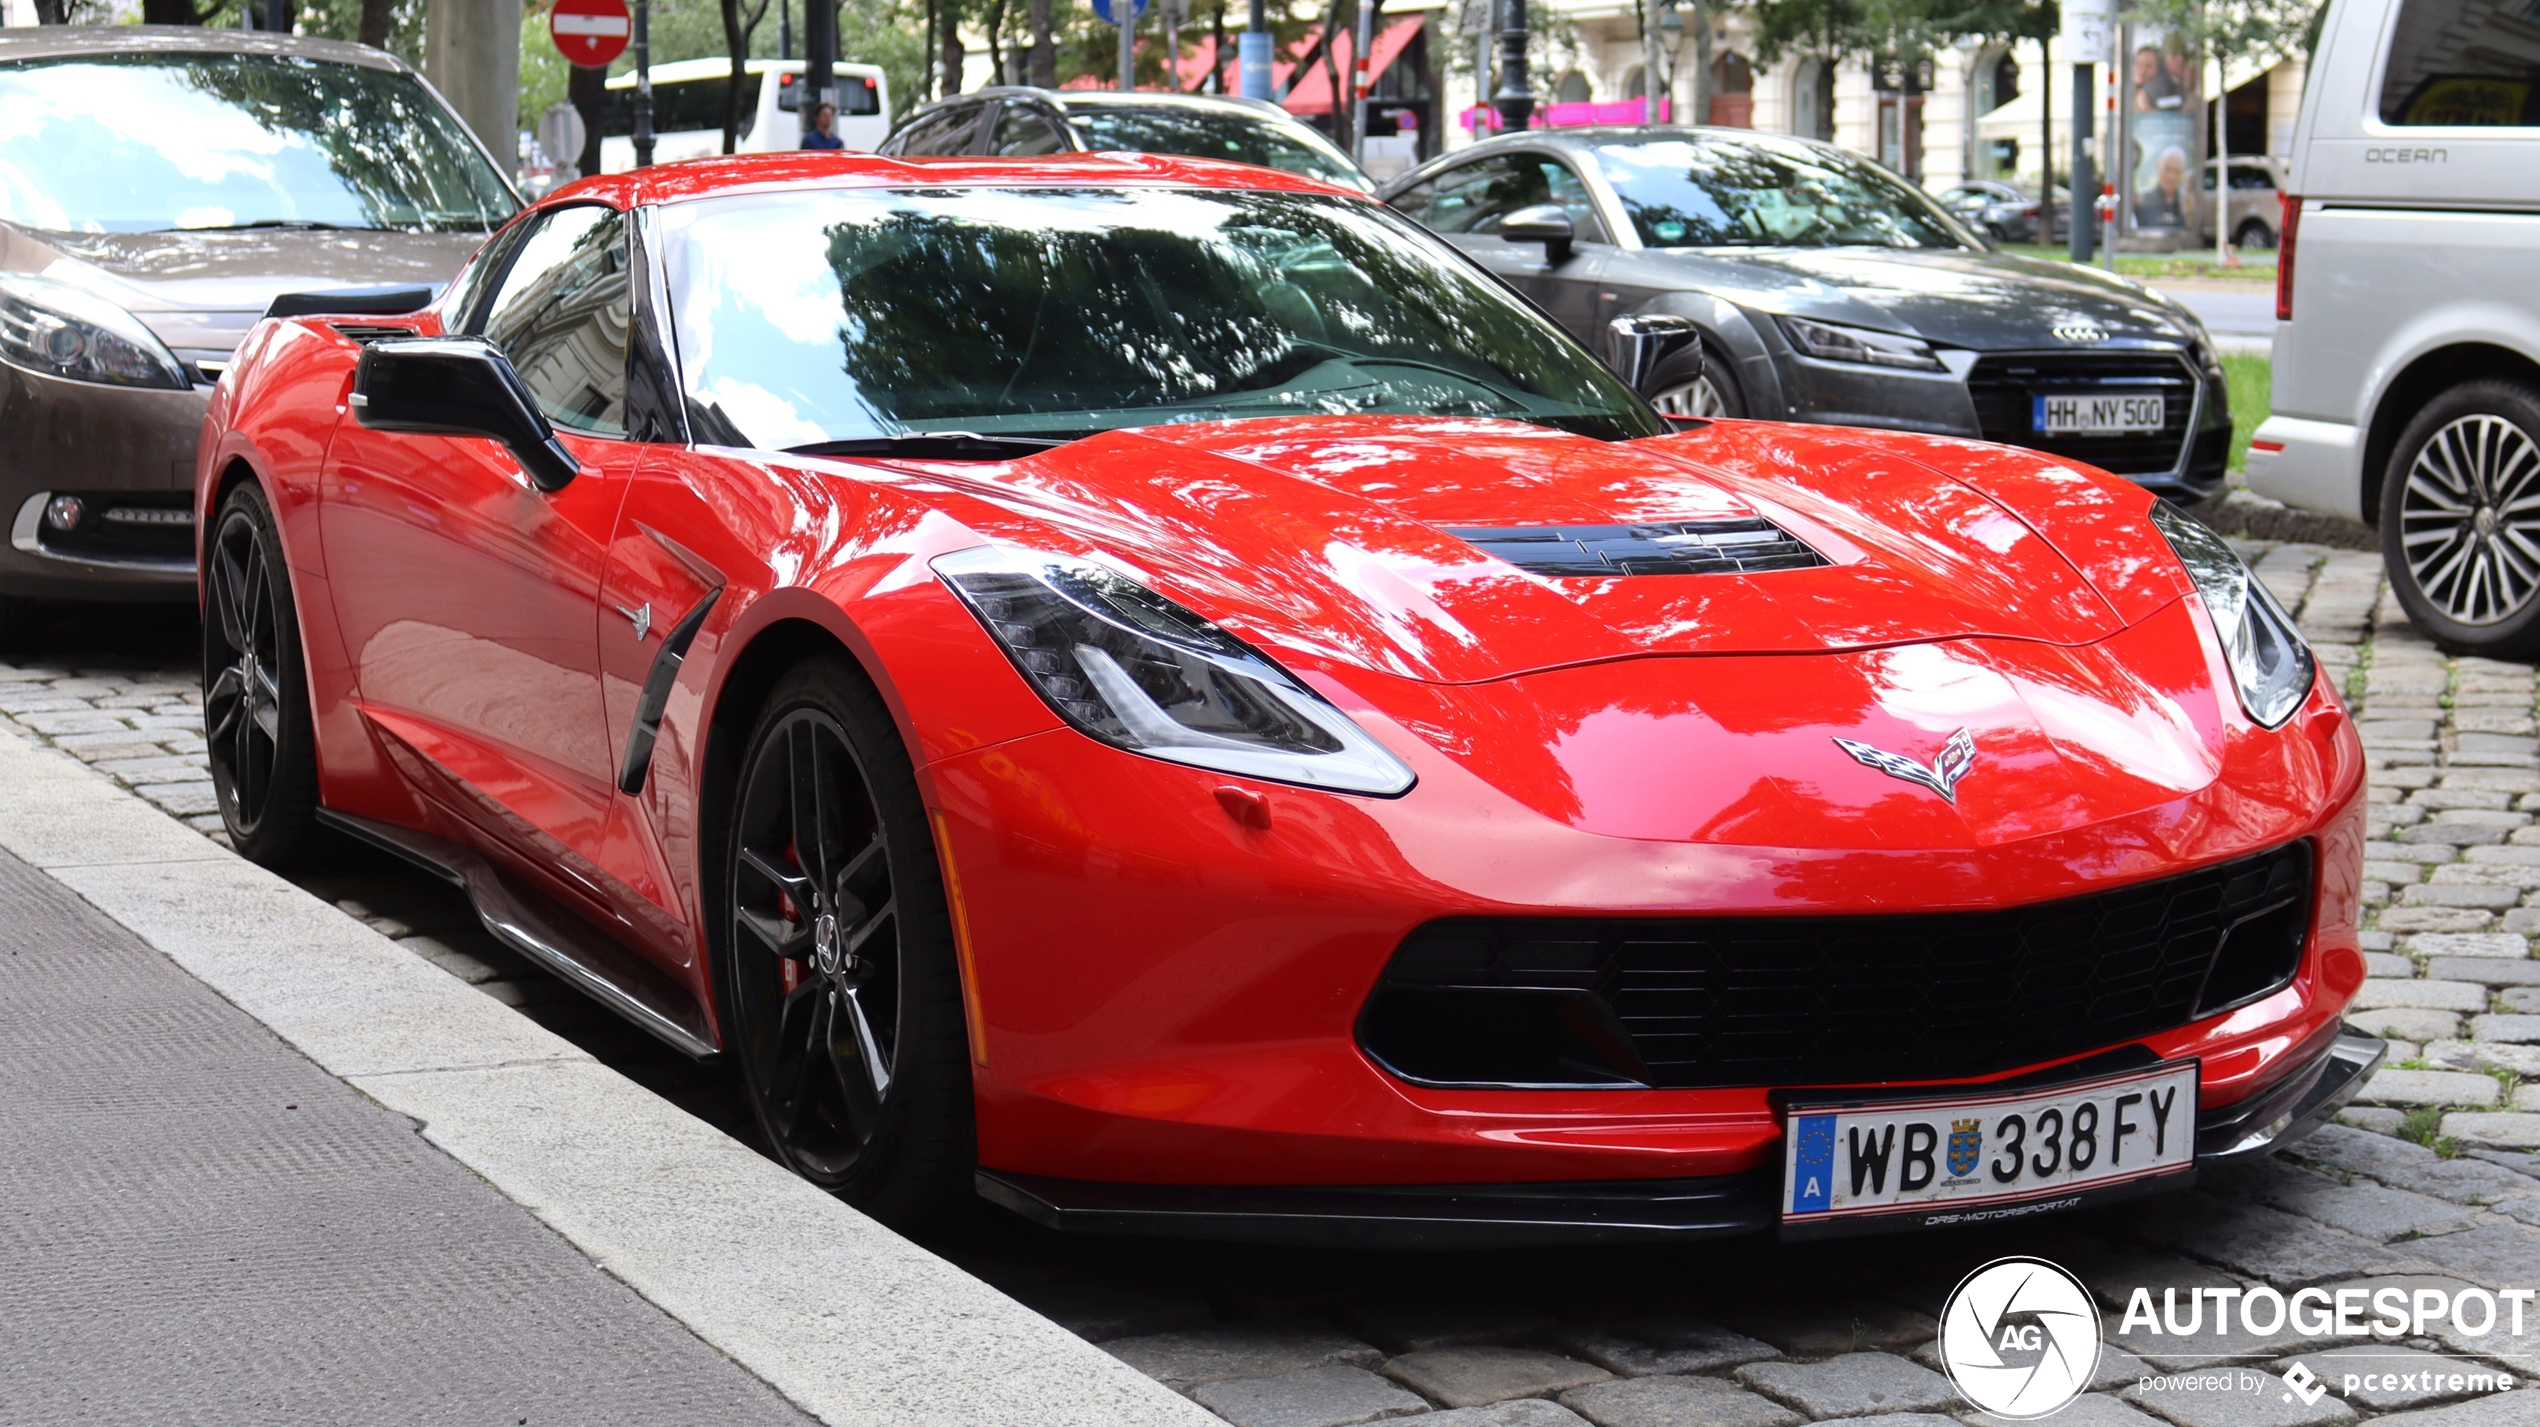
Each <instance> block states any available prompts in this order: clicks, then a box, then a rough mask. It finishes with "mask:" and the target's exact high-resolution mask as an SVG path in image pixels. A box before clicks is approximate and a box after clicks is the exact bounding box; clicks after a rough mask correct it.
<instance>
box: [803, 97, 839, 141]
mask: <svg viewBox="0 0 2540 1427" xmlns="http://www.w3.org/2000/svg"><path fill="white" fill-rule="evenodd" d="M837 126H838V106H837V105H835V104H823V105H821V106H820V107H819V108H817V109H814V110H813V111H811V127H810V128H808V129H805V130H804V131H803V147H804V148H806V149H843V148H845V147H846V146H847V145H846V141H845V140H842V139H840V138H839V137H838V136H837V134H836V133H835V132H833V131H834V130H835V129H836V128H837Z"/></svg>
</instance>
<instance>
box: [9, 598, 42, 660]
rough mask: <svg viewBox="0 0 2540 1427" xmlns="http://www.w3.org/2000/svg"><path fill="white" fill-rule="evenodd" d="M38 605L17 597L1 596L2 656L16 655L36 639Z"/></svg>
mask: <svg viewBox="0 0 2540 1427" xmlns="http://www.w3.org/2000/svg"><path fill="white" fill-rule="evenodd" d="M36 614H37V609H36V603H35V601H33V600H30V599H22V598H20V597H18V596H16V595H0V654H15V653H17V652H18V651H20V650H22V649H25V648H28V647H29V646H30V645H31V644H32V643H33V641H34V638H35V627H36Z"/></svg>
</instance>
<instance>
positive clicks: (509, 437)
mask: <svg viewBox="0 0 2540 1427" xmlns="http://www.w3.org/2000/svg"><path fill="white" fill-rule="evenodd" d="M352 406H353V415H354V416H355V417H356V418H358V419H359V420H360V421H361V423H362V425H364V426H367V427H369V428H370V429H371V430H373V431H409V432H414V433H417V434H422V435H438V436H484V437H488V438H490V439H492V440H496V441H500V442H502V443H503V444H504V445H505V446H507V447H509V448H511V453H512V454H513V455H514V456H517V457H519V458H520V465H521V469H522V470H524V471H527V472H528V473H529V479H530V480H531V481H532V482H534V483H535V484H536V485H537V487H538V489H540V490H542V491H558V490H562V489H564V486H565V483H566V482H567V481H570V480H572V479H573V476H574V473H575V472H576V471H579V470H581V469H582V466H581V463H580V462H578V461H576V460H574V459H573V453H572V452H570V451H567V450H566V449H565V448H564V446H563V444H562V443H561V442H559V441H557V440H556V432H555V428H554V427H552V426H549V425H548V424H547V418H546V417H544V416H542V415H540V414H539V412H538V404H537V402H536V401H534V400H532V399H531V397H530V395H529V388H528V387H526V386H524V385H522V384H521V380H520V374H519V373H518V372H515V371H513V370H512V364H511V363H510V362H509V361H508V360H506V359H505V358H504V356H503V354H502V353H501V352H499V351H497V350H495V348H494V345H493V344H492V343H490V342H486V341H483V340H481V339H479V338H475V337H417V338H413V339H411V340H403V341H387V342H373V343H372V344H370V345H369V346H367V347H364V348H363V349H362V360H361V365H360V366H358V367H356V368H354V370H353V401H352Z"/></svg>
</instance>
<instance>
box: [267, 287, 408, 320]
mask: <svg viewBox="0 0 2540 1427" xmlns="http://www.w3.org/2000/svg"><path fill="white" fill-rule="evenodd" d="M432 297H433V289H431V288H428V287H423V286H419V285H417V286H406V287H337V288H329V289H327V290H325V291H323V292H286V293H284V294H282V295H281V296H279V297H277V298H275V299H274V300H273V305H272V306H271V307H268V308H266V309H265V315H266V316H267V317H314V316H318V315H321V314H323V315H328V316H332V315H334V314H337V313H344V314H356V313H359V314H366V315H370V316H387V315H391V314H394V313H400V312H415V311H419V310H421V309H423V308H426V307H429V306H431V305H432Z"/></svg>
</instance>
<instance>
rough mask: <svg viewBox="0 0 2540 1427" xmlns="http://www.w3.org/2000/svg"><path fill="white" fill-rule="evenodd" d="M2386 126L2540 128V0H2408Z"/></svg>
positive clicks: (2395, 47)
mask: <svg viewBox="0 0 2540 1427" xmlns="http://www.w3.org/2000/svg"><path fill="white" fill-rule="evenodd" d="M2380 113H2381V122H2383V123H2385V124H2392V125H2398V126H2402V127H2409V128H2416V127H2444V128H2454V127H2467V128H2488V127H2513V128H2528V127H2534V126H2540V0H2402V3H2401V4H2400V6H2399V21H2398V24H2397V26H2396V28H2395V29H2394V30H2393V32H2392V34H2391V39H2390V63H2389V65H2388V66H2387V67H2386V68H2385V69H2384V70H2383V71H2382V78H2381V101H2380Z"/></svg>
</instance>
